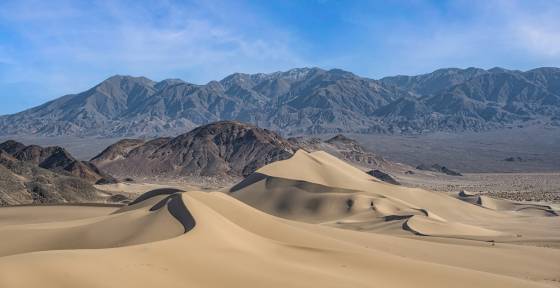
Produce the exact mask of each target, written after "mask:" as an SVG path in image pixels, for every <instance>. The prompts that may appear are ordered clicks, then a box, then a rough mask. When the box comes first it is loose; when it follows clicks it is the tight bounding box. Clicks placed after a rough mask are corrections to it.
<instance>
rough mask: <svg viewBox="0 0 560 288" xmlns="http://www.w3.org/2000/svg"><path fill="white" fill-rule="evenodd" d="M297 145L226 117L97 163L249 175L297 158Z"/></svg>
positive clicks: (136, 169)
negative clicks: (273, 164) (276, 163)
mask: <svg viewBox="0 0 560 288" xmlns="http://www.w3.org/2000/svg"><path fill="white" fill-rule="evenodd" d="M114 145H117V146H121V145H122V143H120V142H118V143H116V144H114ZM296 149H297V147H296V146H294V145H292V144H291V143H289V142H288V141H286V140H284V139H283V138H282V137H280V136H279V135H278V134H276V133H274V132H272V131H269V130H266V129H261V128H257V127H255V126H251V125H246V124H242V123H239V122H235V121H222V122H216V123H212V124H209V125H205V126H201V127H198V128H196V129H194V130H192V131H190V132H188V133H185V134H182V135H179V136H177V137H175V138H159V139H155V140H152V141H148V142H145V143H144V144H142V145H139V146H137V147H135V148H134V149H132V150H130V151H128V152H127V153H121V154H120V155H119V157H116V158H115V157H113V154H111V156H107V155H105V154H106V153H112V152H111V151H116V150H122V149H120V148H118V147H109V148H107V149H105V151H104V152H102V153H101V154H100V155H97V156H96V157H94V158H93V159H92V162H93V163H95V164H98V165H99V166H100V167H101V168H103V169H106V170H107V171H109V172H111V173H114V174H116V175H123V176H127V175H140V176H155V175H160V176H221V175H231V176H247V175H249V174H251V173H252V172H254V171H255V170H256V169H258V168H260V167H262V166H264V165H266V164H268V163H271V162H274V161H277V160H283V159H287V158H289V157H291V156H292V155H293V153H294V152H295V150H296ZM111 158H113V159H114V160H110V159H111Z"/></svg>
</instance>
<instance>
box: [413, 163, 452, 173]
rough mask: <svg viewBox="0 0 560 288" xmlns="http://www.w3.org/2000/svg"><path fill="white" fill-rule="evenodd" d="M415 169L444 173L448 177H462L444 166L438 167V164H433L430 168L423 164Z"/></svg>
mask: <svg viewBox="0 0 560 288" xmlns="http://www.w3.org/2000/svg"><path fill="white" fill-rule="evenodd" d="M416 169H418V170H425V171H433V172H440V173H444V174H447V175H450V176H463V175H462V174H461V173H459V172H457V171H453V170H451V169H449V168H447V167H445V166H442V165H439V164H433V165H431V166H428V165H425V164H420V165H418V166H416Z"/></svg>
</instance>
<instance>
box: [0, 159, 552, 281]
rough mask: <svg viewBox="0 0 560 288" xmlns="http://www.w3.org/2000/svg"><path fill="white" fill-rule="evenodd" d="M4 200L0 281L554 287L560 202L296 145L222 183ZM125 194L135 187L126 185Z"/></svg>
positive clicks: (0, 212)
mask: <svg viewBox="0 0 560 288" xmlns="http://www.w3.org/2000/svg"><path fill="white" fill-rule="evenodd" d="M138 187H142V186H141V185H137V186H136V189H137V191H136V192H138V193H141V192H146V191H148V190H151V189H152V188H159V189H154V190H152V191H151V192H148V193H145V194H143V195H142V196H140V197H138V198H136V200H134V201H133V202H131V203H130V204H129V205H126V206H120V207H117V206H102V205H98V206H94V205H89V206H72V205H59V206H56V205H55V206H18V207H8V208H0V241H1V243H2V244H1V245H0V287H57V288H58V287H558V286H560V249H559V248H560V229H559V227H560V217H556V216H558V213H559V212H558V207H555V206H554V205H544V204H538V203H518V202H513V201H508V200H496V199H493V198H489V197H487V196H484V195H475V194H471V193H468V192H463V193H456V194H446V193H441V192H432V191H428V190H423V189H421V188H407V187H403V186H396V185H391V184H387V183H385V182H381V181H379V180H377V179H375V178H373V177H371V176H369V175H367V174H366V173H363V171H361V170H359V169H357V168H355V167H353V166H351V165H349V164H347V163H346V162H343V161H341V160H339V159H337V158H335V157H333V156H331V155H329V154H327V153H325V152H321V151H319V152H312V153H308V152H305V151H302V150H300V151H298V152H297V153H296V154H295V155H294V156H293V157H292V158H290V159H288V160H284V161H278V162H274V163H272V164H269V165H267V166H264V167H262V168H260V169H259V170H257V171H256V172H254V173H253V174H251V175H250V176H248V177H247V178H245V179H244V180H243V181H241V182H239V183H238V184H236V185H233V186H231V187H228V188H223V189H221V190H220V191H196V190H193V189H192V188H191V189H189V187H185V189H183V190H186V191H180V190H178V189H171V188H160V187H159V186H153V185H152V186H150V185H145V186H144V188H145V189H141V188H138ZM131 193H132V192H131Z"/></svg>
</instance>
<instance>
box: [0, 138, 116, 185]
mask: <svg viewBox="0 0 560 288" xmlns="http://www.w3.org/2000/svg"><path fill="white" fill-rule="evenodd" d="M0 151H1V152H2V155H3V157H4V162H5V163H7V161H8V160H10V159H14V160H16V161H18V162H24V163H26V164H29V165H31V166H37V167H40V168H43V169H46V170H50V171H52V172H55V173H58V174H61V175H66V176H74V177H78V178H81V179H83V180H85V181H87V182H88V183H92V184H94V183H111V182H115V181H116V180H115V179H114V178H113V177H112V176H110V175H108V174H106V173H104V172H102V171H100V170H99V169H98V168H97V167H96V166H95V165H94V164H93V163H90V162H87V161H79V160H77V159H76V158H74V157H73V156H72V155H70V153H68V151H66V150H65V149H64V148H62V147H58V146H52V147H41V146H38V145H29V146H26V145H24V144H22V143H19V142H16V141H13V140H8V141H6V142H3V143H0ZM12 162H13V161H12Z"/></svg>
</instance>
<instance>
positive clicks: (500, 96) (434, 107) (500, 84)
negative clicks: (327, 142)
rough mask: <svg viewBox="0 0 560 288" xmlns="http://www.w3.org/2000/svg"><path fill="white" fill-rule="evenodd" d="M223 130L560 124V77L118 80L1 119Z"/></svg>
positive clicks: (14, 130) (64, 128)
mask: <svg viewBox="0 0 560 288" xmlns="http://www.w3.org/2000/svg"><path fill="white" fill-rule="evenodd" d="M220 120H237V121H242V122H246V123H253V124H256V125H258V126H259V127H264V128H267V129H270V130H274V131H278V132H281V133H282V134H284V135H295V134H313V133H341V132H359V133H419V132H430V131H464V130H474V131H478V130H485V129H491V128H500V127H504V126H511V125H517V123H523V122H528V121H529V122H531V121H534V122H537V121H540V123H545V124H552V125H558V124H559V123H560V69H558V68H537V69H533V70H530V71H526V72H522V71H514V70H506V69H502V68H493V69H490V70H483V69H479V68H468V69H457V68H449V69H440V70H436V71H434V72H432V73H428V74H423V75H418V76H394V77H386V78H383V79H380V80H373V79H368V78H363V77H359V76H357V75H355V74H352V73H350V72H347V71H343V70H340V69H332V70H323V69H319V68H298V69H292V70H289V71H286V72H276V73H270V74H242V73H236V74H233V75H230V76H228V77H226V78H224V79H222V80H221V81H211V82H209V83H207V84H205V85H195V84H191V83H188V82H185V81H182V80H179V79H168V80H163V81H161V82H155V81H152V80H149V79H147V78H144V77H130V76H113V77H111V78H109V79H107V80H105V81H103V82H102V83H100V84H98V85H97V86H95V87H93V88H91V89H89V90H87V91H85V92H82V93H79V94H71V95H66V96H63V97H61V98H58V99H55V100H53V101H50V102H48V103H45V104H43V105H41V106H38V107H35V108H32V109H29V110H26V111H23V112H20V113H17V114H13V115H6V116H0V135H4V136H6V135H41V136H61V135H70V136H104V137H127V136H131V137H138V136H147V137H161V136H172V135H173V136H174V135H178V134H180V133H184V131H188V130H191V129H193V128H195V127H197V126H200V125H204V124H208V123H211V122H215V121H220Z"/></svg>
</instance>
